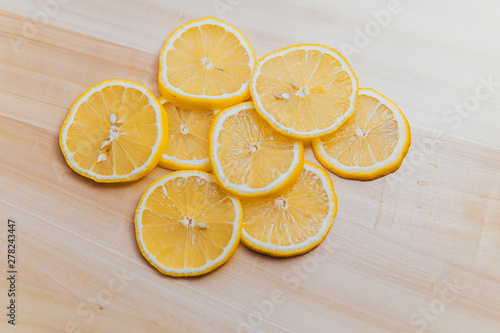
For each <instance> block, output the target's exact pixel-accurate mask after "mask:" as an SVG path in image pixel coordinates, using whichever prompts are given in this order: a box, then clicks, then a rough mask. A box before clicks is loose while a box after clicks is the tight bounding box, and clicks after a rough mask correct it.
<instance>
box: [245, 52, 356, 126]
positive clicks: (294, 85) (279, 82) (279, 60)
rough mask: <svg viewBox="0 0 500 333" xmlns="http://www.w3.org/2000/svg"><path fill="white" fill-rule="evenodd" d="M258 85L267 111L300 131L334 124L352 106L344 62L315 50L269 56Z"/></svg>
mask: <svg viewBox="0 0 500 333" xmlns="http://www.w3.org/2000/svg"><path fill="white" fill-rule="evenodd" d="M255 85H256V89H257V93H258V95H259V96H260V101H261V103H262V105H263V106H264V108H265V110H266V112H267V113H269V114H270V115H272V116H273V117H274V119H275V120H276V121H277V122H279V123H280V124H282V125H283V126H285V127H288V128H293V129H295V130H297V131H299V132H310V131H314V130H321V129H325V128H327V127H329V126H331V125H332V124H333V123H334V122H335V120H336V119H338V118H339V117H341V116H342V115H343V114H344V113H345V112H346V111H347V110H348V108H349V107H350V105H351V102H350V99H349V98H350V96H351V94H352V91H353V86H352V80H351V77H350V76H349V74H348V73H347V72H346V71H345V70H343V68H342V64H341V63H340V62H339V61H338V60H337V59H335V58H334V57H333V56H331V55H329V54H326V53H322V52H320V51H316V50H297V51H291V52H289V53H287V54H286V55H284V56H277V57H275V58H272V59H269V60H268V61H266V62H265V63H264V64H263V65H262V68H261V73H260V75H259V76H258V77H257V81H256V84H255ZM277 96H278V98H277Z"/></svg>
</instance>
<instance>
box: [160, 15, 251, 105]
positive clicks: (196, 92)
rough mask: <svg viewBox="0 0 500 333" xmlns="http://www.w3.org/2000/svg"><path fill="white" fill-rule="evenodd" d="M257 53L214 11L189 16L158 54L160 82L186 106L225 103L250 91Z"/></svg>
mask: <svg viewBox="0 0 500 333" xmlns="http://www.w3.org/2000/svg"><path fill="white" fill-rule="evenodd" d="M254 66H255V54H254V52H253V50H252V48H251V47H250V44H249V43H248V42H247V40H246V39H245V37H243V35H242V34H241V32H239V31H238V30H237V29H236V28H234V27H233V26H231V25H229V24H227V23H226V22H223V21H221V20H218V19H216V18H213V17H206V18H203V19H201V20H195V21H190V22H187V23H185V24H183V25H181V26H180V27H179V28H177V29H176V30H175V31H174V32H173V33H172V34H171V35H170V36H169V37H168V38H167V40H166V42H165V45H164V46H163V48H162V50H161V54H160V61H159V76H158V83H159V88H160V91H161V93H162V95H163V96H165V97H166V98H167V99H168V100H169V101H170V102H171V103H173V104H174V105H176V106H179V107H182V108H186V109H211V110H216V109H221V108H224V107H228V106H231V105H234V104H236V103H240V102H243V101H245V100H247V99H248V98H249V97H250V92H249V90H248V84H249V81H250V75H251V74H252V70H253V68H254Z"/></svg>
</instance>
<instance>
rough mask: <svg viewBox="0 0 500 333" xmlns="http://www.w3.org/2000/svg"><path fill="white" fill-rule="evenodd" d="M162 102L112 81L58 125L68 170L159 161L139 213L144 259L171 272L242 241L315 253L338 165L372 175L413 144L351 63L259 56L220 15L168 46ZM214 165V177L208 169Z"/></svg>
mask: <svg viewBox="0 0 500 333" xmlns="http://www.w3.org/2000/svg"><path fill="white" fill-rule="evenodd" d="M158 85H159V90H160V92H161V94H162V95H163V96H162V97H161V98H159V99H157V98H156V97H155V96H154V95H153V94H152V93H151V92H150V91H149V90H148V89H147V88H146V87H144V86H142V85H141V84H139V83H135V82H130V81H123V80H109V81H104V82H101V83H99V84H97V85H95V86H93V87H91V88H89V89H88V90H87V91H86V92H85V93H83V94H82V95H81V96H80V97H79V98H78V100H77V101H76V102H75V103H74V105H73V106H72V107H71V109H70V111H69V113H68V116H67V118H66V121H65V122H64V125H63V127H62V129H61V133H60V146H61V150H62V152H63V154H64V157H65V159H66V161H67V163H68V164H69V166H70V167H71V168H72V169H73V170H74V171H76V172H77V173H79V174H81V175H83V176H85V177H88V178H90V179H93V180H95V181H97V182H123V181H133V180H136V179H138V178H140V177H142V176H144V175H145V174H147V173H148V172H149V171H151V169H153V168H154V167H155V166H156V165H157V164H159V165H160V166H162V167H164V168H168V169H172V170H178V171H176V172H173V173H169V174H167V175H166V176H164V177H162V178H160V179H158V180H156V181H155V182H153V184H151V185H150V186H149V188H148V189H147V190H146V192H145V193H144V194H143V196H142V198H141V200H140V202H139V205H138V207H137V211H136V216H135V227H136V237H137V243H138V245H139V248H140V250H141V252H142V254H143V255H144V257H145V258H146V259H147V260H148V261H149V262H150V263H151V264H152V265H153V266H154V267H156V268H157V269H158V270H159V271H161V272H162V273H164V274H168V275H173V276H193V275H200V274H204V273H207V272H210V271H212V270H214V269H215V268H217V267H219V266H220V265H222V264H224V263H225V262H226V261H227V260H228V259H229V258H230V257H231V256H232V254H233V253H234V251H235V250H236V247H237V245H238V244H239V242H240V238H241V242H242V243H243V244H244V245H245V246H247V247H248V248H250V249H252V250H254V251H257V252H260V253H264V254H267V255H271V256H278V257H287V256H294V255H298V254H302V253H305V252H308V251H310V250H311V249H313V248H314V247H316V246H317V245H318V244H320V243H321V241H322V240H323V239H324V238H325V237H326V235H327V234H328V231H329V230H330V228H331V226H332V223H333V220H334V218H335V215H336V212H337V197H336V195H335V190H334V186H333V182H332V179H331V177H330V174H329V173H328V172H327V171H325V170H324V169H323V168H321V167H318V166H316V165H314V164H312V163H310V162H308V161H304V142H308V141H310V142H311V147H312V150H313V151H314V155H315V156H316V158H317V160H318V161H319V163H320V164H321V165H323V166H324V167H325V168H326V169H328V170H329V171H331V172H332V173H334V174H336V175H338V176H340V177H344V178H349V179H356V180H371V179H375V178H378V177H381V176H384V175H387V174H389V173H391V172H394V171H396V170H397V169H398V168H399V166H400V165H401V163H402V161H403V158H404V157H405V155H406V153H407V151H408V148H409V146H410V127H409V124H408V122H407V120H406V118H405V116H404V114H403V113H402V112H401V110H400V109H399V108H398V107H397V105H396V104H394V103H393V102H392V101H391V100H389V99H388V98H387V97H385V96H384V95H382V94H380V93H379V92H377V91H375V90H373V89H368V88H359V87H358V79H357V78H356V75H355V74H354V72H353V70H352V69H351V67H350V65H349V64H348V62H347V61H346V60H345V59H344V58H343V57H342V56H341V55H340V54H339V53H338V52H337V51H335V50H333V49H331V48H329V47H327V46H322V45H317V44H300V45H294V46H290V47H287V48H284V49H282V50H278V51H275V52H272V53H269V54H267V55H265V56H264V57H263V58H261V59H260V60H259V61H256V58H255V54H254V52H253V50H252V48H251V47H250V44H249V43H248V41H247V40H246V39H245V37H243V35H242V34H241V33H240V32H239V31H238V30H237V29H236V28H234V27H233V26H231V25H229V24H227V23H225V22H223V21H220V20H218V19H215V18H204V19H201V20H195V21H191V22H187V23H185V24H183V25H181V26H180V27H179V28H177V29H176V30H175V31H174V32H173V33H172V34H171V35H170V36H169V37H168V38H167V40H166V42H165V45H164V46H163V49H162V50H161V53H160V59H159V73H158ZM210 172H211V173H210Z"/></svg>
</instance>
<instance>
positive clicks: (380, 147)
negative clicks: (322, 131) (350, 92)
mask: <svg viewBox="0 0 500 333" xmlns="http://www.w3.org/2000/svg"><path fill="white" fill-rule="evenodd" d="M320 140H321V141H323V147H324V149H325V151H326V153H327V154H328V155H329V156H331V157H333V158H335V159H337V161H338V162H339V163H341V164H343V165H347V166H359V167H368V166H371V165H374V164H376V163H378V162H381V161H384V160H386V159H387V158H388V157H389V156H390V155H391V154H392V152H393V151H394V148H395V147H396V145H397V143H398V141H399V131H398V123H397V121H396V120H395V119H394V113H393V112H392V111H391V109H389V108H388V107H387V106H386V105H384V104H381V103H380V101H378V100H377V99H376V98H373V97H370V96H366V95H360V96H359V101H358V106H357V107H356V111H355V112H354V115H353V116H352V117H351V118H350V119H349V120H347V122H346V123H344V124H343V125H342V126H341V127H340V128H339V129H338V130H337V131H335V132H334V133H333V134H331V135H327V136H326V137H323V138H321V139H320Z"/></svg>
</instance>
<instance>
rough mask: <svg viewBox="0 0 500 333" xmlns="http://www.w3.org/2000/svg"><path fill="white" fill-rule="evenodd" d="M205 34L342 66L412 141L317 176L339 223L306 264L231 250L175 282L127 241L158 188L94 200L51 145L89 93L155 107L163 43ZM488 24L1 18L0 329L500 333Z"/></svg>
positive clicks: (488, 7) (497, 95) (381, 10)
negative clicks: (355, 176) (147, 100)
mask: <svg viewBox="0 0 500 333" xmlns="http://www.w3.org/2000/svg"><path fill="white" fill-rule="evenodd" d="M204 16H217V17H220V18H221V17H222V18H224V19H225V20H226V21H228V22H229V23H231V24H234V25H235V26H237V27H238V28H239V29H240V30H241V31H242V32H243V33H244V34H245V36H246V37H247V39H248V40H249V41H250V43H251V45H252V46H253V48H254V50H255V52H256V54H257V56H258V57H261V56H263V55H264V54H266V53H267V52H270V51H274V50H276V49H279V48H282V47H286V46H289V45H292V44H298V43H305V42H311V43H321V44H326V45H329V46H331V47H334V48H336V49H338V50H341V51H343V52H344V54H345V55H346V56H347V57H348V59H349V61H350V63H351V65H352V67H353V69H354V70H355V71H356V73H357V75H358V78H359V81H360V85H361V86H364V87H373V88H375V89H378V90H379V91H381V92H382V93H384V94H385V95H387V96H389V97H390V98H391V99H393V100H394V101H395V102H396V103H397V104H398V105H399V106H400V107H401V108H402V110H403V111H404V112H405V113H406V115H407V118H408V120H409V122H410V124H411V129H412V136H413V141H412V146H411V148H410V152H409V154H408V156H407V158H406V160H405V162H404V164H403V166H402V168H401V169H400V170H399V171H398V172H397V173H395V174H393V175H390V176H387V177H385V178H382V179H379V180H376V181H372V182H356V181H348V180H344V179H341V178H338V177H336V176H332V177H333V180H334V184H335V186H336V190H337V195H338V198H339V212H338V215H337V219H336V221H335V223H334V226H333V228H332V230H331V232H330V234H329V235H328V237H327V240H326V241H325V243H324V244H322V245H321V246H320V247H319V248H318V249H316V250H314V251H313V252H311V253H310V254H307V255H304V256H299V257H297V258H291V259H285V260H278V259H273V258H269V257H266V256H262V255H258V254H255V253H253V252H251V251H249V250H247V249H246V248H245V247H244V246H242V245H240V246H239V248H238V250H237V251H236V254H235V255H234V257H233V258H232V259H231V260H230V261H229V262H228V263H227V264H226V265H224V266H223V267H221V268H220V269H218V270H216V271H215V272H213V273H211V274H209V275H207V276H205V277H201V278H191V279H175V278H170V277H166V276H163V275H161V274H159V273H158V272H157V271H156V270H155V269H154V268H153V267H152V266H150V265H149V264H148V263H147V262H146V260H144V259H143V257H142V256H141V254H140V252H139V250H138V247H137V244H136V241H135V236H134V227H133V215H134V210H135V207H136V205H137V203H138V200H139V198H140V196H141V194H142V193H143V191H144V190H145V188H146V187H147V186H148V184H150V183H151V182H152V181H153V180H154V179H157V178H158V177H160V176H162V175H164V174H166V173H167V172H168V171H166V170H164V169H161V168H156V169H155V170H154V171H153V172H151V173H150V174H149V175H147V176H146V177H145V178H143V179H141V180H139V181H137V182H135V183H132V184H125V185H102V184H97V183H94V182H92V181H90V180H87V179H85V178H83V177H81V176H78V175H77V174H75V173H74V172H72V171H71V170H70V169H69V167H68V166H67V165H66V163H65V161H64V159H63V156H62V154H61V152H60V150H59V146H58V133H59V130H60V127H61V125H62V122H63V120H64V118H65V116H66V113H67V112H68V109H69V107H70V106H71V104H72V103H73V101H74V100H75V99H76V98H77V97H78V96H79V95H80V94H81V93H82V92H83V91H85V89H86V88H88V87H89V86H91V85H93V84H95V83H98V82H100V81H102V80H105V79H112V78H122V79H128V80H134V81H139V82H142V83H143V84H145V85H147V86H148V87H149V88H151V89H152V90H153V92H155V93H156V94H157V95H158V94H159V92H158V89H157V82H156V76H157V72H156V71H157V65H156V64H157V57H158V54H159V51H160V49H161V47H162V45H163V42H164V40H165V38H166V37H167V36H168V35H169V34H170V32H171V31H172V30H173V29H174V28H176V27H177V26H179V25H180V24H181V23H183V22H186V21H188V20H191V19H196V18H201V17H204ZM499 17H500V2H498V1H494V0H489V1H487V0H483V1H465V0H454V1H452V0H446V1H445V0H439V1H431V0H420V1H410V0H401V1H399V2H397V3H395V2H393V1H371V0H337V1H326V0H324V1H320V0H316V1H305V0H296V1H280V0H258V1H251V0H217V1H211V0H209V1H202V0H199V1H187V0H185V1H162V0H143V1H139V0H135V1H133V0H120V1H102V0H85V1H83V0H82V1H76V0H40V1H35V0H32V1H29V0H0V221H1V226H0V230H1V232H0V253H1V255H0V257H1V259H0V260H1V263H2V265H1V267H2V269H1V270H2V271H1V272H0V281H1V283H0V286H1V293H0V308H1V309H3V310H1V311H0V315H1V318H2V320H1V323H0V331H2V332H30V333H31V332H64V331H66V332H399V333H401V332H406V333H411V332H450V333H455V332H474V333H476V332H481V333H482V332H491V333H496V332H500V171H499V169H500V21H499ZM376 18H378V21H376ZM376 22H380V23H376ZM363 31H368V34H366V32H363ZM485 81H490V83H489V84H488V83H487V82H486V83H485ZM306 158H307V159H308V160H310V161H312V162H314V163H317V162H316V161H315V159H314V156H313V155H312V153H311V150H310V148H308V150H307V153H306ZM8 218H11V219H13V220H15V221H16V228H17V253H16V256H17V262H16V265H17V267H16V268H17V270H18V274H17V281H16V282H17V285H16V286H17V287H16V288H17V290H16V291H17V303H16V305H17V317H16V326H15V327H14V326H12V325H8V324H7V322H6V321H7V319H8V318H7V317H6V313H7V309H6V306H7V305H8V303H7V302H8V301H9V299H8V296H7V289H8V288H9V284H8V281H7V280H6V277H7V273H6V271H7V244H8V243H7V234H8V233H7V220H8ZM4 275H5V276H4ZM116 276H119V278H117V277H116Z"/></svg>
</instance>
